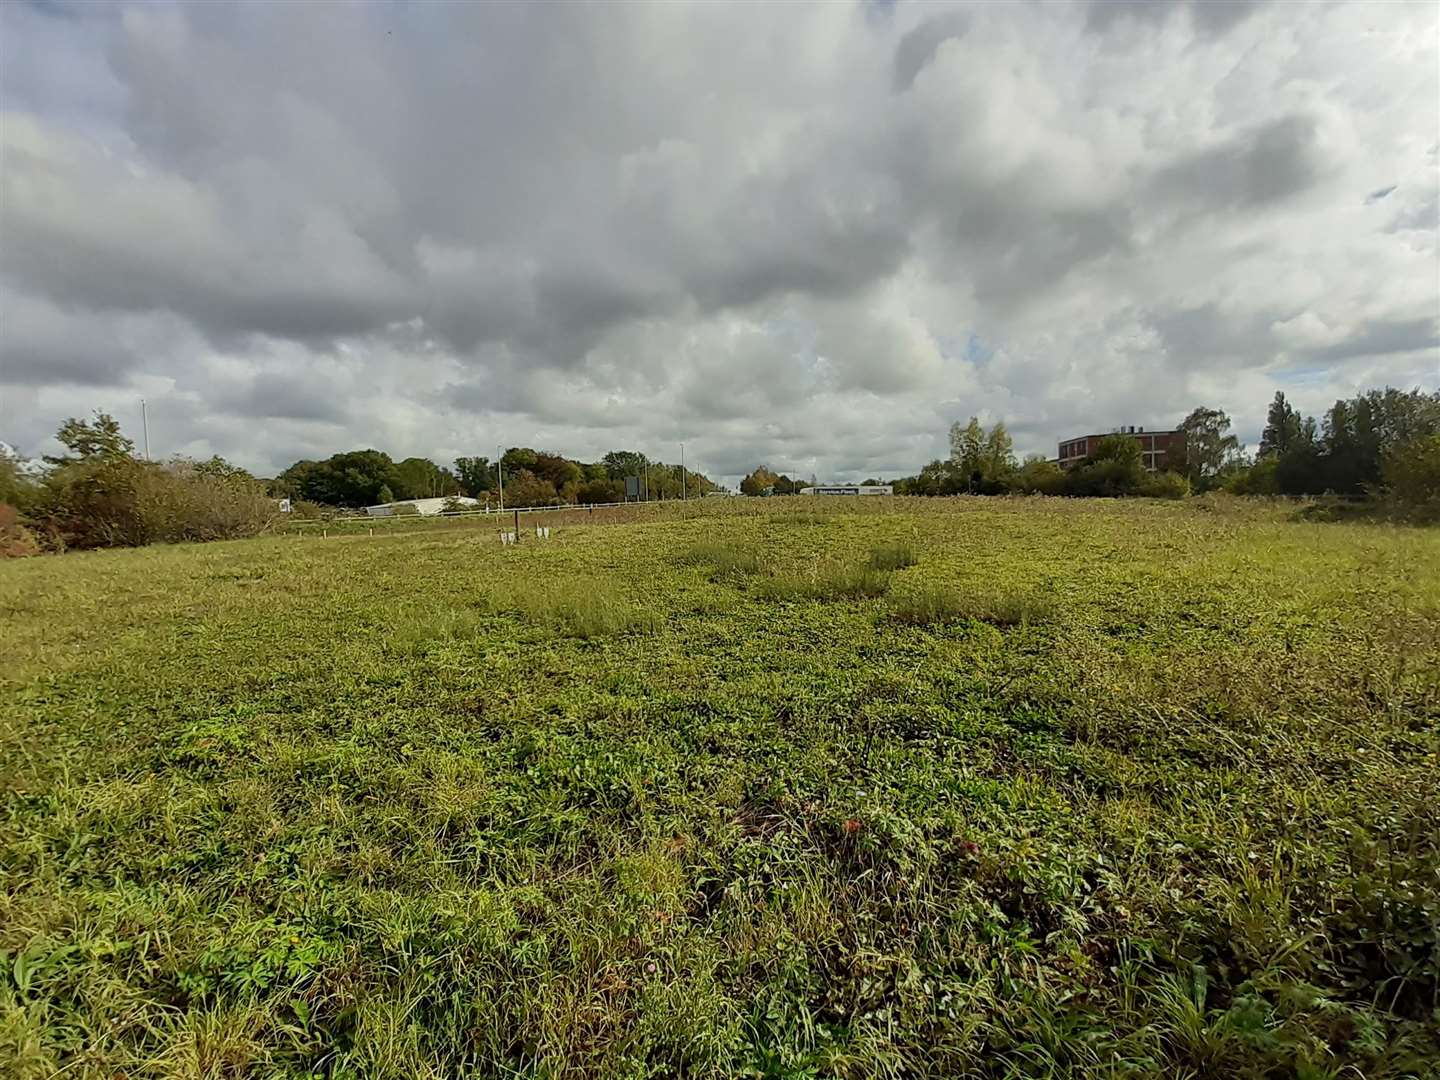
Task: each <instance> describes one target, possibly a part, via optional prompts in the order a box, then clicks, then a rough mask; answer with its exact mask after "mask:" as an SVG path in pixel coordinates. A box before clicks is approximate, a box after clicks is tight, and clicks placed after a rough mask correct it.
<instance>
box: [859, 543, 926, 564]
mask: <svg viewBox="0 0 1440 1080" xmlns="http://www.w3.org/2000/svg"><path fill="white" fill-rule="evenodd" d="M919 561H920V556H919V555H918V554H917V553H916V551H915V546H914V545H913V544H908V543H900V544H885V545H883V546H881V547H877V548H875V549H874V550H872V551H871V552H870V564H869V565H870V569H872V570H904V569H905V568H906V567H910V566H914V565H915V564H916V563H918V562H919Z"/></svg>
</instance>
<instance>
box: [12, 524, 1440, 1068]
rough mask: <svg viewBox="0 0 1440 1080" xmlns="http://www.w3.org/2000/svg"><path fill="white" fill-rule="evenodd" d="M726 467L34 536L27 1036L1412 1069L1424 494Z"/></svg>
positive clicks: (440, 1050)
mask: <svg viewBox="0 0 1440 1080" xmlns="http://www.w3.org/2000/svg"><path fill="white" fill-rule="evenodd" d="M885 502H890V503H891V505H890V506H888V507H887V508H884V509H883V510H882V509H881V508H880V507H877V506H874V505H871V504H874V503H885ZM732 503H733V504H735V505H734V509H733V511H731V512H729V513H719V514H713V515H711V516H708V517H704V518H692V517H686V516H682V510H683V508H681V507H674V508H672V509H671V510H668V511H667V512H666V513H664V514H660V513H652V514H650V516H647V517H646V519H645V520H644V521H643V522H638V523H633V524H613V525H607V526H605V527H604V528H593V529H586V528H581V527H567V528H565V529H561V530H558V531H557V533H556V537H555V539H554V540H552V541H550V542H548V543H529V544H522V545H520V546H519V547H508V548H502V547H501V546H500V545H499V542H498V540H497V539H496V538H495V537H494V535H493V533H491V532H489V530H484V531H483V532H482V531H479V530H468V531H467V530H463V529H443V528H438V527H437V528H436V529H435V530H433V531H418V532H415V533H413V534H410V535H401V534H387V533H382V531H381V530H379V529H377V530H376V531H375V535H374V536H373V537H372V536H369V535H367V534H364V533H362V534H360V535H354V536H347V537H344V538H341V539H337V538H336V537H335V535H334V533H333V532H332V535H331V536H330V538H329V539H328V540H321V539H320V538H319V536H318V535H317V536H315V537H313V538H309V539H301V538H299V537H295V536H273V537H263V538H260V539H257V540H248V541H244V542H237V543H222V544H212V545H204V546H181V547H170V548H156V549H148V550H145V551H112V552H98V553H95V554H93V555H91V556H90V557H88V558H85V559H76V560H58V559H30V560H19V561H13V562H10V563H7V564H5V565H3V566H0V610H3V611H4V614H5V617H4V618H3V619H0V654H3V655H4V656H5V657H6V663H5V664H4V665H0V953H3V955H0V1061H4V1062H5V1063H6V1066H5V1070H6V1071H7V1075H14V1076H16V1077H18V1078H23V1080H30V1078H38V1077H49V1076H52V1075H56V1074H62V1075H66V1076H76V1077H91V1076H93V1077H102V1076H103V1077H111V1076H116V1075H126V1076H150V1077H194V1076H215V1077H219V1076H296V1077H299V1076H314V1075H327V1076H331V1077H337V1078H338V1077H355V1078H359V1077H365V1078H367V1080H368V1078H372V1077H379V1078H384V1077H395V1078H400V1077H405V1078H411V1077H424V1076H432V1077H439V1076H457V1075H525V1076H551V1077H572V1076H573V1077H580V1076H607V1077H608V1076H635V1075H688V1076H713V1077H731V1076H741V1075H755V1076H770V1077H802V1076H813V1077H828V1076H844V1077H875V1076H902V1075H903V1076H995V1077H1001V1076H1058V1075H1086V1076H1100V1075H1105V1076H1130V1077H1162V1076H1163V1077H1171V1076H1186V1075H1188V1076H1196V1077H1198V1076H1207V1075H1209V1076H1227V1077H1230V1076H1234V1077H1257V1078H1258V1077H1275V1076H1315V1077H1324V1076H1331V1077H1342V1076H1352V1075H1354V1076H1359V1075H1364V1076H1366V1077H1369V1078H1386V1077H1396V1078H1398V1077H1402V1076H1414V1075H1423V1074H1424V1073H1425V1072H1426V1070H1428V1069H1430V1068H1431V1066H1432V1065H1433V1062H1434V1061H1435V1060H1436V1059H1437V1055H1440V1043H1437V1032H1440V1025H1437V1024H1436V1022H1435V1021H1436V1013H1435V1010H1436V1003H1437V992H1440V967H1437V961H1440V939H1437V925H1440V923H1437V914H1440V882H1437V875H1440V848H1437V844H1440V808H1437V803H1436V800H1435V777H1436V775H1437V770H1440V731H1437V725H1440V658H1437V646H1436V643H1437V641H1440V536H1437V535H1436V534H1435V533H1434V532H1431V531H1426V530H1416V529H1393V528H1388V527H1386V528H1382V527H1374V526H1369V525H1345V526H1335V525H1324V526H1321V525H1308V524H1303V523H1296V522H1294V521H1292V520H1290V514H1289V511H1288V510H1283V509H1277V508H1272V507H1268V506H1266V505H1265V504H1262V503H1258V502H1250V503H1246V502H1241V501H1238V500H1224V499H1219V500H1216V499H1207V500H1205V501H1203V502H1201V501H1197V500H1191V501H1188V502H1184V503H1135V502H1132V503H1098V502H1086V501H1058V500H1031V501H1019V500H1007V501H1004V502H1000V501H990V502H984V501H980V500H956V501H944V502H940V501H926V502H920V501H913V502H909V501H906V502H900V501H890V500H882V499H857V500H854V501H853V503H836V504H833V507H834V510H833V520H832V521H831V522H830V523H829V524H826V525H815V526H807V527H805V528H793V527H791V526H790V525H789V524H788V522H787V521H786V517H785V514H784V513H783V512H782V513H779V514H772V513H768V512H766V507H767V506H770V507H773V506H774V503H773V502H768V501H765V500H730V501H727V506H728V505H730V504H732ZM852 508H853V512H851V511H852ZM782 510H783V507H782ZM902 544H908V545H911V546H912V547H913V549H914V553H915V554H916V555H917V556H918V558H919V562H918V564H917V565H916V566H914V567H913V568H911V569H907V570H903V571H900V572H898V573H893V574H890V575H889V577H890V578H891V580H892V589H891V591H890V593H889V594H888V595H885V596H880V597H867V596H864V595H856V594H853V593H852V594H850V595H836V594H835V593H833V592H831V591H829V590H828V589H819V590H816V591H815V592H814V593H813V594H808V595H806V594H792V595H791V596H790V597H789V599H788V600H787V602H785V603H773V602H770V600H769V599H768V598H767V597H766V596H764V595H761V594H760V593H759V590H758V589H757V585H758V583H759V582H761V581H763V580H766V577H767V574H768V572H769V570H768V567H771V566H773V567H774V572H775V573H778V574H789V573H799V572H801V571H802V569H804V568H810V567H814V566H817V565H827V566H836V567H850V568H859V569H861V570H868V567H867V565H866V564H867V562H868V561H869V559H870V557H871V554H872V552H873V551H874V550H875V549H877V548H887V547H890V546H891V545H897V546H898V545H902ZM700 545H725V546H728V547H731V548H733V549H735V550H739V551H744V550H752V551H760V550H763V551H764V552H765V555H766V562H767V570H766V571H765V572H762V573H761V574H759V575H753V574H742V575H738V576H733V577H728V576H727V577H721V578H717V579H715V580H711V578H710V575H709V574H707V573H703V572H697V571H696V568H695V567H693V566H686V565H683V563H684V556H685V555H686V553H687V552H692V551H695V550H696V549H697V547H699V546H700ZM869 572H871V573H882V574H883V573H884V572H880V571H869ZM912 590H914V592H912ZM926 590H933V592H928V591H926ZM913 595H919V596H937V597H946V598H960V599H959V600H958V601H953V602H952V601H951V600H939V601H936V602H935V603H934V605H933V606H932V609H931V610H932V614H930V615H926V616H925V617H918V616H917V617H910V618H908V619H906V620H905V622H897V621H895V618H894V617H893V616H894V613H895V612H896V611H897V610H907V609H906V608H905V607H904V605H906V604H910V605H911V607H910V608H909V609H908V610H911V611H917V610H919V608H918V605H919V601H917V600H913V599H908V598H911V597H912V596H913ZM986 597H990V598H998V600H990V601H986V604H984V605H982V604H979V602H978V601H976V600H974V599H972V598H986ZM1005 598H1011V600H1009V601H1005ZM1039 599H1043V601H1044V602H1045V604H1046V605H1048V609H1047V610H1045V611H1044V612H1043V617H1037V616H1036V615H1035V614H1034V613H1033V611H1030V610H1027V608H1026V605H1028V604H1029V603H1030V602H1031V601H1032V600H1039ZM1002 601H1004V603H1002ZM1005 603H1009V604H1011V605H1016V604H1018V607H1014V606H1012V607H1009V608H1007V607H1006V606H1005ZM987 605H988V606H987ZM1017 610H1018V612H1019V615H1020V617H1019V618H1018V619H1017V618H1016V617H1015V613H1016V611H1017ZM625 612H639V613H640V614H639V615H638V616H637V618H636V619H633V620H632V619H630V618H628V617H627V616H626V615H625V614H624V613H625ZM646 612H649V613H652V617H646V616H645V613H646ZM981 619H984V620H986V621H977V620H981ZM142 627H143V630H142V629H138V628H142Z"/></svg>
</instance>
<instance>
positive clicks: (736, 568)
mask: <svg viewBox="0 0 1440 1080" xmlns="http://www.w3.org/2000/svg"><path fill="white" fill-rule="evenodd" d="M680 564H681V565H682V566H707V567H709V568H710V570H711V572H712V573H713V574H714V575H715V577H716V578H726V577H743V576H745V575H747V574H758V573H759V572H760V570H761V562H760V556H759V555H758V554H757V553H756V552H755V551H754V550H753V549H751V548H739V547H736V546H735V545H733V544H726V543H719V542H716V541H705V542H703V543H699V544H696V545H695V546H694V547H692V548H690V549H689V550H688V551H686V552H685V554H684V555H683V556H682V557H681V559H680Z"/></svg>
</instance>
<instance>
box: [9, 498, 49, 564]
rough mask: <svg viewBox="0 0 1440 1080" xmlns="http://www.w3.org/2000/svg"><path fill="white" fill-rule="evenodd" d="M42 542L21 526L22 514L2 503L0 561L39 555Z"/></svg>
mask: <svg viewBox="0 0 1440 1080" xmlns="http://www.w3.org/2000/svg"><path fill="white" fill-rule="evenodd" d="M40 551H41V548H40V541H39V540H38V539H36V537H35V534H34V533H32V532H31V531H30V530H29V529H27V528H26V527H25V526H24V525H21V524H20V512H19V511H18V510H16V509H15V507H13V506H11V505H10V504H9V503H0V559H19V558H24V557H25V556H27V555H39V554H40Z"/></svg>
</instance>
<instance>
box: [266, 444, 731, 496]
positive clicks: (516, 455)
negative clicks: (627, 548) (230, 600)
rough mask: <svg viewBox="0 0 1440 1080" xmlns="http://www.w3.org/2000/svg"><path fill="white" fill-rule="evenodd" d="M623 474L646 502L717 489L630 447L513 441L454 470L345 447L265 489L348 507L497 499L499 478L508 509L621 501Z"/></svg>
mask: <svg viewBox="0 0 1440 1080" xmlns="http://www.w3.org/2000/svg"><path fill="white" fill-rule="evenodd" d="M497 466H498V468H497ZM627 477H634V478H635V479H636V480H637V481H639V488H640V492H641V494H642V495H648V497H649V498H651V499H678V498H681V497H682V495H684V497H687V498H698V497H700V496H702V495H705V494H706V493H708V492H711V491H715V490H717V487H716V485H715V484H714V483H712V482H711V481H710V479H709V478H708V477H706V476H704V475H702V474H700V473H697V472H694V471H693V470H689V469H686V470H683V480H682V470H681V467H680V466H679V465H669V464H666V463H665V462H662V461H651V460H650V459H649V458H647V457H646V456H645V455H644V454H641V453H639V452H638V451H634V450H612V451H610V452H609V453H608V454H606V455H605V456H604V457H602V458H601V459H600V460H599V461H595V462H583V461H575V460H572V459H571V458H567V457H564V456H562V455H560V454H556V453H553V452H551V451H548V450H533V449H531V448H530V447H528V446H512V447H511V448H510V449H509V450H506V451H505V453H504V454H503V455H501V457H500V459H499V461H498V463H497V462H495V461H492V460H491V459H490V458H489V457H459V458H456V459H455V464H454V467H453V468H446V467H445V466H443V465H437V464H436V463H435V462H433V461H431V460H430V459H429V458H419V457H411V458H406V459H404V460H403V461H400V462H395V461H392V460H391V458H390V455H388V454H386V453H384V452H383V451H380V450H350V451H347V452H345V453H341V454H335V455H333V456H331V457H328V458H326V459H325V460H324V461H297V462H296V463H295V464H294V465H291V466H290V467H289V468H288V469H286V470H285V471H284V472H282V473H281V474H280V475H279V476H277V477H275V479H274V480H272V481H271V482H270V490H271V492H272V493H273V494H275V495H277V496H289V497H291V498H295V499H304V500H306V501H308V502H312V503H318V504H320V505H323V506H334V507H346V508H351V509H354V508H358V507H362V506H374V505H377V504H379V503H390V502H404V501H408V500H412V499H427V498H438V497H444V496H449V495H467V496H470V497H472V498H477V499H481V500H487V501H488V500H490V499H492V498H498V496H499V487H500V484H501V482H502V480H503V483H504V487H505V503H506V505H507V506H562V505H565V504H577V503H578V504H587V503H615V502H622V501H624V499H625V479H626V478H627Z"/></svg>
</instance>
